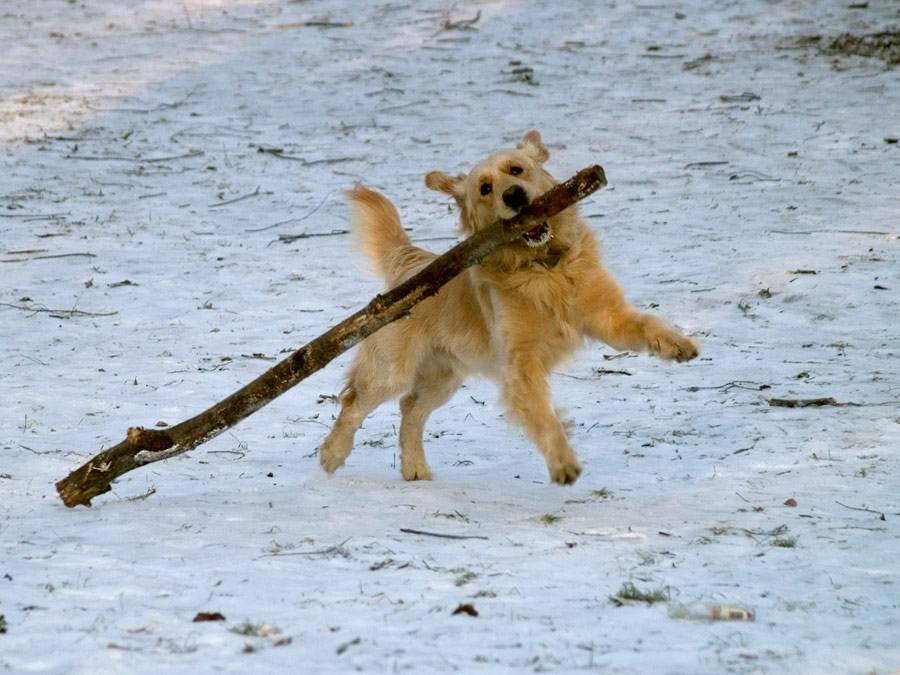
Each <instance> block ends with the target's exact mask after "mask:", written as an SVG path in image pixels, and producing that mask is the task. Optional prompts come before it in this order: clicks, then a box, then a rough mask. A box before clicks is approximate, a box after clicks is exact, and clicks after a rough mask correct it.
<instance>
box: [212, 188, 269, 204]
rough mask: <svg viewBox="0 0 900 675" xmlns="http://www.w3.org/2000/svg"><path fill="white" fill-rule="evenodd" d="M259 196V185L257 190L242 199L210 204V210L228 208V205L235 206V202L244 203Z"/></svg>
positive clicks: (237, 198)
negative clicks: (245, 200)
mask: <svg viewBox="0 0 900 675" xmlns="http://www.w3.org/2000/svg"><path fill="white" fill-rule="evenodd" d="M258 194H259V185H257V186H256V189H255V190H254V191H253V192H250V193H248V194H245V195H241V196H240V197H235V198H234V199H226V200H225V201H224V202H216V203H215V204H210V205H209V206H208V208H210V209H215V208H218V207H220V206H227V205H228V204H234V203H235V202H240V201H243V200H244V199H250V198H251V197H256V196H257V195H258Z"/></svg>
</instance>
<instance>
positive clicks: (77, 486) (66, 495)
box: [56, 467, 112, 509]
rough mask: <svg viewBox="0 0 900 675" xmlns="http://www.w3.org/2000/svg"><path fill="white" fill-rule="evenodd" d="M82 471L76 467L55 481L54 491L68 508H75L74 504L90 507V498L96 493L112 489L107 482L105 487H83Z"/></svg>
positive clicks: (99, 493)
mask: <svg viewBox="0 0 900 675" xmlns="http://www.w3.org/2000/svg"><path fill="white" fill-rule="evenodd" d="M82 468H83V467H82ZM82 473H83V472H82V469H76V470H75V471H73V472H72V473H70V474H69V475H68V476H66V477H65V478H63V479H62V480H61V481H59V482H57V483H56V492H57V493H58V494H59V498H60V499H62V502H63V504H65V505H66V506H68V507H69V508H70V509H71V508H75V507H76V506H87V507H90V506H91V499H93V498H94V497H96V496H97V495H102V494H103V493H104V492H109V491H110V490H111V489H112V488H110V486H109V483H107V484H106V486H105V487H102V486H92V487H90V488H85V487H83V479H82V477H81V475H80V474H82Z"/></svg>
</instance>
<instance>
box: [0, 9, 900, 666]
mask: <svg viewBox="0 0 900 675" xmlns="http://www.w3.org/2000/svg"><path fill="white" fill-rule="evenodd" d="M898 21H900V15H898V7H897V5H896V3H890V2H885V3H882V2H869V3H867V4H856V5H854V4H851V3H820V2H815V1H814V0H782V1H770V2H764V1H761V0H729V1H728V2H723V3H715V9H711V8H710V4H709V3H702V2H696V1H695V2H691V1H689V0H684V1H681V2H671V3H669V2H662V3H655V4H654V3H637V2H627V1H622V0H615V1H611V0H605V1H603V2H590V1H587V0H585V1H582V2H571V3H558V2H543V1H540V0H534V1H531V2H510V1H504V0H495V1H492V2H483V3H478V2H462V1H460V2H453V3H451V2H442V1H440V0H425V1H424V2H417V3H408V4H402V3H398V4H392V3H351V2H348V1H347V0H331V1H326V0H307V1H305V2H287V3H286V2H272V1H268V0H255V1H252V0H243V1H242V0H235V1H228V2H226V1H225V0H190V1H188V2H184V1H183V0H178V1H176V0H155V1H153V0H145V1H140V2H139V1H137V0H131V1H129V2H113V1H112V0H95V1H92V2H90V3H87V2H77V1H72V2H58V1H51V0H39V1H33V0H6V2H4V3H3V7H2V9H0V43H2V44H3V48H2V50H0V73H2V78H0V136H2V142H3V150H2V159H0V161H2V169H0V242H2V243H0V275H2V279H3V282H2V284H0V303H2V304H0V318H2V320H0V344H2V345H3V350H2V352H0V382H2V390H3V402H4V403H3V405H2V406H0V448H2V459H0V550H2V557H0V616H2V617H3V621H2V622H0V625H5V629H6V630H5V632H4V633H0V670H5V671H9V672H17V673H26V672H28V673H39V672H45V673H63V672H65V673H88V672H90V673H95V672H103V673H156V672H160V671H161V670H162V671H165V672H173V673H177V672H198V671H199V672H225V673H228V672H234V673H237V672H247V671H249V670H251V669H253V670H260V671H276V672H277V671H286V672H287V671H289V672H297V671H300V672H318V673H339V672H340V673H343V672H348V671H353V670H359V671H364V672H403V671H413V672H452V671H458V672H465V673H500V672H523V671H534V672H544V671H552V672H571V671H576V670H594V669H596V670H602V671H604V672H609V673H722V672H728V673H781V672H796V673H896V672H897V671H898V669H900V647H898V643H897V635H898V634H900V586H898V584H900V568H898V563H897V551H898V545H900V526H898V522H900V489H898V487H900V483H898V480H897V476H898V475H900V474H898V472H900V410H898V404H900V388H898V384H897V382H898V374H900V368H898V365H900V351H898V349H900V346H898V341H897V338H898V333H900V330H898V321H897V316H898V313H900V301H898V297H900V294H898V292H897V291H898V289H900V274H898V270H900V240H898V236H900V229H898V213H900V190H898V185H900V171H898V168H900V155H898V152H900V148H898V145H897V144H896V143H890V142H886V140H885V139H890V138H894V139H895V138H897V136H898V135H900V115H898V113H900V87H898V86H897V83H898V80H897V70H896V68H893V69H891V68H889V67H888V66H887V65H886V64H885V63H884V62H883V61H880V60H878V59H875V58H863V57H858V56H851V55H845V54H830V53H828V52H827V50H825V49H824V47H825V45H826V43H827V38H828V37H833V36H836V35H837V34H839V33H842V32H854V33H860V34H862V33H870V32H876V31H879V30H884V29H885V28H886V27H889V26H891V25H896V24H897V23H898ZM304 22H319V23H325V24H332V25H325V26H321V25H320V26H312V25H301V24H303V23H304ZM335 24H339V25H335ZM347 24H350V25H347ZM816 35H821V36H823V38H822V39H821V40H820V41H818V42H817V41H814V40H804V39H803V38H809V37H811V36H816ZM529 69H530V70H529ZM532 127H536V128H538V129H539V130H540V131H541V132H542V134H543V137H544V139H545V141H546V142H547V143H548V145H549V147H550V149H551V153H552V157H551V160H550V164H551V168H552V170H553V172H554V173H555V175H556V176H557V177H559V178H561V179H562V178H566V177H568V176H570V175H571V174H573V173H574V172H575V171H576V170H578V169H580V168H583V167H585V166H588V165H590V164H593V163H599V164H601V165H603V167H604V168H605V169H606V173H607V176H608V178H609V181H610V185H609V187H608V188H606V189H605V190H603V191H602V192H600V193H598V194H596V195H594V196H593V197H591V198H589V199H588V200H587V201H586V202H585V203H584V204H583V205H582V207H581V208H582V211H583V213H584V214H585V215H586V216H587V217H588V218H589V219H590V222H591V223H592V224H594V225H595V226H596V227H597V229H598V230H599V231H600V232H601V234H602V236H603V240H604V247H605V255H606V260H607V263H608V265H609V267H610V268H611V269H612V270H613V271H614V272H615V274H616V276H617V277H618V278H619V279H620V281H621V282H622V283H623V285H624V286H625V288H626V289H627V291H628V295H629V297H630V298H631V299H632V300H633V301H634V302H635V303H636V304H637V305H638V306H640V307H644V308H649V307H652V308H653V309H652V310H649V311H657V312H659V313H660V314H661V315H662V316H665V317H667V318H669V319H671V320H672V321H674V322H675V323H677V324H679V325H680V326H681V327H682V328H683V329H684V330H686V331H688V332H690V333H692V334H695V335H697V336H698V337H699V339H700V340H701V345H702V349H703V354H702V356H701V358H700V359H698V360H696V361H694V362H691V363H689V364H670V363H662V362H659V361H656V360H654V359H652V358H650V357H648V356H645V355H633V354H626V355H619V354H616V353H614V352H613V351H612V350H611V349H609V348H607V347H605V346H604V345H600V344H594V345H590V346H587V347H586V348H585V349H584V350H583V351H582V352H580V353H579V355H578V357H577V358H576V359H574V360H573V361H572V362H571V363H569V364H567V365H566V367H565V368H564V369H562V370H561V371H560V372H558V373H557V374H556V375H555V378H554V390H555V396H556V400H557V402H558V404H559V405H560V406H562V407H565V408H567V409H568V411H569V414H570V415H571V417H572V419H573V421H574V424H575V426H574V428H573V432H572V438H573V445H574V446H575V448H576V450H577V451H578V453H579V456H580V458H581V460H582V463H583V464H584V473H583V474H582V476H581V478H580V479H579V481H578V483H577V484H576V485H575V486H574V487H571V488H562V487H559V486H555V485H551V484H549V483H548V480H547V476H546V469H545V466H544V462H543V460H542V459H541V457H540V456H539V455H538V453H537V451H536V450H535V448H534V447H533V446H532V445H531V444H530V443H529V442H528V441H527V440H526V439H525V438H524V436H523V435H522V434H521V433H520V432H519V431H517V430H515V429H509V428H508V427H507V425H506V423H505V421H504V419H503V414H502V410H500V409H499V408H498V407H497V405H496V393H495V391H494V390H493V388H492V387H491V386H490V385H489V384H487V383H484V382H480V381H474V382H470V383H469V384H467V385H466V387H465V388H464V389H463V390H462V391H461V392H460V393H459V394H458V395H457V396H456V397H455V398H454V399H453V400H452V401H451V403H450V404H448V405H447V406H445V407H444V408H442V409H440V410H439V411H437V412H436V413H435V415H434V416H433V418H432V420H431V422H430V424H429V427H428V433H429V439H428V441H427V444H426V449H427V452H428V456H429V461H430V463H431V466H432V468H433V469H434V470H435V480H434V481H431V482H416V483H405V482H403V481H402V480H401V478H400V476H399V470H398V468H397V466H396V460H397V458H396V454H395V452H396V451H395V444H396V428H397V424H398V414H397V411H396V406H385V407H383V408H382V409H380V410H379V411H377V412H376V413H375V414H374V415H373V416H372V417H370V418H369V420H367V422H366V424H365V426H364V428H363V429H362V430H361V431H360V433H359V435H358V437H357V440H358V442H357V447H356V450H355V451H354V454H353V455H351V457H350V460H349V461H348V465H347V466H346V467H345V468H344V469H342V470H340V471H339V472H338V473H337V474H335V475H334V476H332V477H329V476H326V475H324V474H323V473H322V472H321V470H320V469H319V466H318V461H317V458H316V456H315V449H316V446H317V444H318V443H319V442H320V441H321V439H322V438H323V437H324V435H325V433H326V432H327V429H328V427H329V425H330V422H331V420H332V418H333V415H334V414H335V412H336V408H335V406H334V404H333V403H332V402H331V401H330V400H329V399H328V398H327V397H328V396H330V395H333V394H335V393H337V392H338V391H339V389H340V387H341V378H342V373H343V370H344V368H345V367H346V364H347V362H348V359H349V358H350V356H349V355H345V356H343V357H341V358H340V359H338V360H337V361H335V362H334V363H333V364H331V365H330V366H329V367H327V368H326V369H324V370H323V371H321V372H320V373H318V374H316V375H315V376H313V377H312V378H310V379H309V380H307V381H305V382H303V383H301V384H300V385H299V386H297V387H296V388H295V389H294V390H292V391H291V392H289V393H288V394H286V395H284V396H283V397H281V398H279V399H277V400H276V401H274V402H273V403H271V404H270V405H269V406H267V407H266V408H265V409H263V410H261V411H259V412H258V413H256V414H254V415H253V416H251V417H250V418H248V419H247V420H245V421H244V422H243V423H241V424H240V425H238V426H237V427H236V428H234V429H231V430H229V431H228V432H226V433H224V434H222V435H221V436H219V437H218V438H216V439H215V440H213V441H211V442H210V443H208V444H206V445H203V446H200V447H199V448H197V449H195V450H194V451H192V452H191V453H189V454H187V455H181V456H179V457H177V458H173V459H169V460H166V461H164V462H160V463H156V464H152V465H150V466H147V467H145V468H143V469H138V470H136V471H133V472H131V473H129V474H126V475H125V476H123V477H122V479H120V480H119V481H117V482H116V483H115V484H114V486H113V488H114V489H113V492H111V493H108V494H106V495H102V496H100V497H97V498H95V500H94V506H93V507H92V508H83V507H78V508H74V509H69V508H66V507H65V506H64V505H63V504H62V503H61V501H60V500H59V499H58V497H57V495H56V491H55V488H54V483H55V482H56V481H57V480H59V479H61V478H63V477H64V476H66V475H67V474H68V473H69V472H70V471H72V470H74V469H75V468H77V467H78V466H80V465H81V464H83V463H84V462H85V461H87V460H88V459H90V458H91V457H92V456H93V455H95V454H96V453H97V452H99V451H100V450H101V449H102V448H104V447H109V446H111V445H113V444H115V443H118V442H119V441H120V440H122V439H123V438H124V435H125V430H126V428H127V427H129V426H133V425H138V424H140V425H145V426H153V425H155V424H156V423H157V422H158V421H165V422H166V423H168V424H174V423H177V422H180V421H182V420H183V419H186V418H188V417H190V416H193V415H194V414H196V413H198V412H200V411H201V410H203V409H205V408H206V407H208V406H209V405H211V404H212V403H214V402H216V401H217V400H219V399H221V398H224V397H225V396H226V395H228V394H230V393H231V392H233V391H234V390H236V389H237V388H239V387H240V386H242V385H244V384H246V383H247V382H249V381H250V380H252V379H253V378H255V377H256V376H257V375H259V374H260V373H262V372H263V371H264V370H265V369H266V368H268V367H270V366H271V365H272V364H273V362H274V360H276V359H280V358H283V357H284V356H285V355H286V354H287V353H289V352H290V351H292V350H294V349H297V348H299V347H300V346H302V345H303V344H305V343H306V342H307V341H309V340H310V339H312V338H313V337H315V336H316V335H318V334H320V333H321V332H323V331H324V330H326V329H327V328H328V327H330V326H331V325H333V324H334V323H336V322H337V321H339V320H341V319H343V318H345V317H346V316H348V315H349V314H351V313H352V312H353V311H355V310H356V309H358V308H360V307H361V306H362V305H363V304H364V303H365V302H366V301H368V299H369V298H371V297H372V296H373V295H374V294H375V293H377V292H378V291H379V290H380V285H379V282H378V280H376V279H373V278H371V277H368V276H366V274H365V273H364V271H363V269H362V265H360V264H359V263H360V261H359V259H358V256H357V255H356V254H355V253H353V251H352V248H351V241H350V240H349V237H347V236H345V235H343V234H342V233H341V232H342V231H343V230H344V229H345V228H346V226H347V218H348V209H347V207H346V204H345V202H344V201H343V197H342V194H341V192H342V190H344V189H346V188H348V187H350V186H351V185H352V183H353V181H362V182H364V183H365V184H367V185H369V186H371V187H373V188H375V189H379V190H381V191H383V192H384V193H385V194H386V195H388V196H389V197H390V198H391V199H392V200H393V201H394V202H395V203H396V204H397V206H398V208H399V209H400V212H401V215H402V216H403V218H404V221H405V223H406V225H407V226H408V227H410V228H412V235H413V237H414V238H415V239H416V240H417V241H419V242H421V243H422V244H423V245H424V246H427V247H429V248H432V249H433V250H436V251H440V250H445V249H446V248H449V246H450V245H452V243H453V242H454V227H455V222H454V215H453V213H452V210H451V209H450V204H449V202H448V200H447V199H446V198H445V197H444V196H443V195H440V194H438V193H434V192H430V191H428V190H426V189H425V188H424V185H423V184H422V177H423V175H424V173H425V172H426V171H428V170H431V169H442V170H445V171H457V170H464V169H465V168H466V167H468V166H471V165H472V164H474V163H475V162H476V161H478V160H479V159H481V158H482V157H483V156H485V154H487V153H488V152H490V151H492V150H494V149H496V148H497V147H500V146H504V145H508V144H511V143H513V142H514V141H515V140H516V139H517V138H518V137H519V136H520V135H521V134H522V133H524V132H525V131H527V130H528V129H530V128H532ZM279 151H280V152H279ZM289 158H293V159H289ZM295 234H309V235H323V236H313V237H307V238H300V239H295V240H293V241H290V242H287V241H283V240H280V239H279V236H280V235H295ZM804 271H814V272H815V274H807V273H802V272H804ZM607 357H612V358H610V359H607ZM606 371H624V373H623V372H606ZM821 397H834V398H835V399H836V400H837V401H838V402H841V403H855V404H859V405H853V406H839V407H835V406H828V407H815V408H779V407H771V406H769V405H768V400H769V399H772V398H786V399H809V398H821ZM153 490H155V492H152V491H153ZM791 499H793V500H794V501H795V503H796V506H790V505H788V504H786V502H788V501H789V500H791ZM404 530H419V531H422V532H427V533H432V534H444V535H457V536H461V537H473V538H461V539H460V538H446V537H437V536H431V535H430V534H415V533H411V532H407V531H404ZM628 584H632V585H633V586H634V587H635V588H637V589H639V590H642V591H646V592H648V593H649V592H654V591H661V592H663V593H664V594H666V595H667V596H668V597H669V598H671V600H672V601H677V602H684V603H693V602H695V601H699V602H710V603H715V604H724V605H736V606H745V607H752V608H753V609H755V611H756V614H757V620H756V621H755V622H754V623H733V622H716V623H695V622H680V621H676V620H674V619H672V618H669V616H668V615H667V611H666V606H665V603H657V604H653V605H648V604H646V603H642V602H626V603H624V604H622V603H615V602H613V601H611V599H610V597H611V596H615V595H616V594H618V593H619V592H620V591H621V590H622V589H623V588H624V587H626V585H628ZM464 604H471V605H472V607H473V608H474V610H475V611H476V612H477V616H471V615H469V614H467V613H465V612H462V613H457V614H454V610H456V609H457V608H458V607H459V606H460V605H464ZM200 612H219V613H221V614H222V615H223V616H224V617H225V620H224V621H214V622H200V623H198V622H194V621H193V619H194V617H195V616H196V615H197V614H198V613H200Z"/></svg>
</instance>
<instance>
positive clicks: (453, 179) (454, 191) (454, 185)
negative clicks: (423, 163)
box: [425, 171, 466, 202]
mask: <svg viewBox="0 0 900 675" xmlns="http://www.w3.org/2000/svg"><path fill="white" fill-rule="evenodd" d="M465 179H466V175H465V174H464V173H459V174H456V176H450V175H448V174H446V173H444V172H443V171H429V172H428V173H426V174H425V185H426V186H428V187H429V188H431V189H432V190H437V191H438V192H443V193H445V194H448V195H452V196H453V197H454V198H455V199H456V201H457V202H459V201H461V200H462V199H463V197H464V196H465V193H464V192H463V187H462V185H463V181H464V180H465Z"/></svg>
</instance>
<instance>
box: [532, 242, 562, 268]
mask: <svg viewBox="0 0 900 675" xmlns="http://www.w3.org/2000/svg"><path fill="white" fill-rule="evenodd" d="M568 252H569V247H568V246H567V245H566V244H563V243H559V242H555V241H551V242H550V243H549V244H547V250H546V251H541V254H540V255H538V256H536V257H535V259H534V260H533V261H531V263H530V264H532V265H543V266H544V267H548V268H553V267H556V266H557V265H558V264H559V261H560V260H562V259H563V258H565V256H566V253H568Z"/></svg>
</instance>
